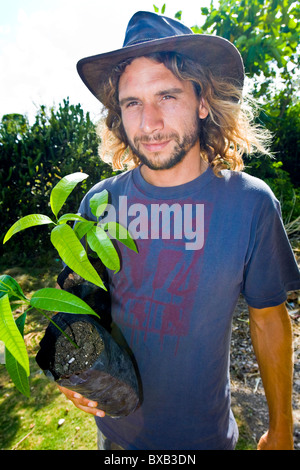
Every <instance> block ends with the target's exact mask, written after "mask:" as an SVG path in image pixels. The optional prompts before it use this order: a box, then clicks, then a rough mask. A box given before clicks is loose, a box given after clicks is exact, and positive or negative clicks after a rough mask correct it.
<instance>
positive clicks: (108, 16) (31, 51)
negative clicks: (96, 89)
mask: <svg viewBox="0 0 300 470" xmlns="http://www.w3.org/2000/svg"><path fill="white" fill-rule="evenodd" d="M164 3H166V11H165V15H166V16H169V17H172V18H173V17H174V15H175V13H176V12H177V11H179V10H182V12H183V13H182V21H183V23H184V24H186V25H187V26H189V27H191V26H194V25H196V24H198V25H199V24H201V21H203V19H202V17H201V12H200V8H201V7H203V6H208V5H209V4H210V0H201V2H198V1H197V0H196V1H195V0H166V1H165V2H164V1H162V0H9V1H5V0H0V119H1V118H2V116H3V115H5V114H11V113H20V114H25V115H27V116H28V118H29V121H30V122H33V120H34V116H35V115H36V112H37V109H38V108H39V107H40V105H46V106H47V107H51V106H56V107H57V106H58V104H59V103H62V102H63V100H64V99H65V98H67V97H69V98H70V103H71V104H78V103H80V104H81V106H82V108H83V109H84V111H85V112H87V111H88V112H90V115H91V118H92V119H93V120H97V116H98V117H99V116H100V112H101V105H100V103H98V101H97V100H96V98H95V97H94V96H93V95H92V94H91V93H90V92H89V91H88V89H87V88H86V87H85V85H84V84H83V82H82V81H81V79H80V78H79V76H78V74H77V71H76V63H77V62H78V60H80V59H81V58H83V57H88V56H90V55H94V54H99V53H102V52H107V51H111V50H114V49H119V48H120V47H122V44H123V40H124V36H125V30H126V27H127V24H128V21H129V20H130V18H131V16H132V15H133V14H134V13H135V12H136V11H139V10H145V11H151V12H153V11H154V9H153V4H155V5H156V6H157V7H158V8H159V9H161V7H162V6H163V4H164Z"/></svg>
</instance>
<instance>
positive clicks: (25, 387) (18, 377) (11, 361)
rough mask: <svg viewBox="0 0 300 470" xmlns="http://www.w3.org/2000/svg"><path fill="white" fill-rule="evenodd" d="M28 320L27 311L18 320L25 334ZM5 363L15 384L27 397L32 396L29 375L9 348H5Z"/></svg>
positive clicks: (19, 326)
mask: <svg viewBox="0 0 300 470" xmlns="http://www.w3.org/2000/svg"><path fill="white" fill-rule="evenodd" d="M25 320H26V312H24V313H23V314H22V315H20V316H19V317H18V319H17V320H16V325H17V327H18V329H19V331H20V333H21V335H22V336H23V332H24V325H25ZM5 363H6V370H7V372H8V373H9V375H10V378H11V379H12V381H13V382H14V384H15V386H16V387H17V389H18V390H19V392H21V393H22V394H23V395H25V396H26V397H29V396H30V388H29V380H28V375H27V373H26V371H25V369H24V367H22V366H21V364H20V363H19V362H18V361H16V359H15V358H14V356H13V355H12V354H11V353H10V352H9V350H8V349H7V348H5Z"/></svg>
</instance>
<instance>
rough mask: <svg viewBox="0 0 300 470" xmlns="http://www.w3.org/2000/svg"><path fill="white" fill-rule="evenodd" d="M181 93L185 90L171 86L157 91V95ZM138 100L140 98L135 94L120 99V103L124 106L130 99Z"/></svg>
mask: <svg viewBox="0 0 300 470" xmlns="http://www.w3.org/2000/svg"><path fill="white" fill-rule="evenodd" d="M181 93H183V90H182V89H181V88H169V89H167V90H161V91H158V92H157V93H155V96H164V95H179V94H181ZM138 100H139V98H136V97H135V96H128V97H126V98H123V99H122V100H120V101H119V105H120V106H124V105H125V104H126V103H129V102H130V101H138Z"/></svg>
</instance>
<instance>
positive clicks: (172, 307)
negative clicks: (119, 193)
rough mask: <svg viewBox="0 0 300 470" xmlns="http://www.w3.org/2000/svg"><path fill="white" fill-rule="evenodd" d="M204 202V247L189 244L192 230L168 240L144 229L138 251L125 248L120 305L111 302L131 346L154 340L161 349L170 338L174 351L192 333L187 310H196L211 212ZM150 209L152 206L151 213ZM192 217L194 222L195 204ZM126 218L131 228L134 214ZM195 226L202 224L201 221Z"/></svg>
mask: <svg viewBox="0 0 300 470" xmlns="http://www.w3.org/2000/svg"><path fill="white" fill-rule="evenodd" d="M185 202H186V201H185ZM187 202H189V201H187ZM135 203H136V202H135ZM202 206H204V211H203V220H202V224H203V225H202V227H201V230H203V234H204V243H203V244H202V245H201V249H197V250H190V249H187V248H186V247H187V246H188V245H187V244H188V243H189V242H190V241H191V237H190V235H188V238H183V239H180V240H178V239H175V238H174V236H172V233H171V235H170V238H169V239H161V238H160V237H158V236H157V235H155V237H154V239H151V238H149V237H145V236H144V237H143V235H142V234H141V235H140V238H141V239H140V240H139V239H137V240H136V243H137V246H138V250H139V253H138V254H136V253H133V252H130V250H128V249H127V250H126V249H122V269H121V271H120V272H119V273H117V274H116V275H114V278H113V284H114V289H115V291H116V293H117V298H118V299H119V303H118V305H113V318H114V320H115V321H116V322H117V323H118V324H119V325H120V326H121V327H122V330H123V334H124V335H125V336H126V339H127V342H128V344H129V346H130V347H131V348H132V349H134V347H135V346H137V347H138V346H139V345H140V344H141V342H142V343H143V344H144V345H147V342H148V341H149V343H153V341H156V342H158V343H159V346H160V348H161V350H163V347H164V342H165V341H168V340H169V341H170V340H171V341H172V344H173V345H174V346H173V348H174V355H176V352H177V348H178V346H179V342H180V338H181V337H184V336H186V335H187V334H188V332H189V328H190V318H189V315H190V314H189V313H187V312H191V311H192V306H193V303H194V300H193V299H194V293H195V292H196V291H197V290H198V289H199V283H200V277H201V269H202V260H203V250H204V246H205V237H206V236H207V233H208V230H209V222H210V216H211V209H210V206H209V205H208V204H206V203H205V205H203V204H202ZM149 214H150V210H148V218H149V217H150V215H149ZM193 216H194V217H193V222H194V224H193V225H194V227H195V226H196V225H195V218H196V207H195V210H194V211H193ZM183 222H184V221H183ZM128 223H129V227H130V218H128ZM149 224H151V220H150V221H149V220H148V221H147V222H146V221H141V225H143V226H144V227H150V225H149ZM197 228H198V230H199V229H200V227H199V224H198V227H197ZM149 230H150V229H149ZM171 232H172V230H171ZM152 234H153V232H152ZM173 235H174V234H173ZM187 306H188V308H187Z"/></svg>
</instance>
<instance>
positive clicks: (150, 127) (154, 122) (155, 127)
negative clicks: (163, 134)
mask: <svg viewBox="0 0 300 470" xmlns="http://www.w3.org/2000/svg"><path fill="white" fill-rule="evenodd" d="M163 128H164V121H163V118H162V115H161V112H160V110H159V109H158V107H157V106H155V105H152V104H144V106H143V111H142V115H141V124H140V129H141V131H143V132H144V133H145V134H153V133H155V132H156V131H161V130H162V129H163Z"/></svg>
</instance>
